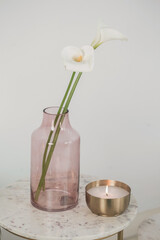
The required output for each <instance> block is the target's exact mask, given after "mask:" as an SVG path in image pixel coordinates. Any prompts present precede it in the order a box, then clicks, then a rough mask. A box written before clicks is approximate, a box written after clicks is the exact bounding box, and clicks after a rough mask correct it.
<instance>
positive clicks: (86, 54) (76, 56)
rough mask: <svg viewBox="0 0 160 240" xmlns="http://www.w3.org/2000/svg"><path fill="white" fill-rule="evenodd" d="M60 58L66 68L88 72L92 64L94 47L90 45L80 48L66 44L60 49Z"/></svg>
mask: <svg viewBox="0 0 160 240" xmlns="http://www.w3.org/2000/svg"><path fill="white" fill-rule="evenodd" d="M62 58H63V60H64V66H65V69H66V70H69V71H74V72H77V71H78V72H90V71H92V69H93V65H94V49H93V47H92V46H90V45H86V46H83V47H82V48H78V47H73V46H68V47H65V48H64V49H63V50H62Z"/></svg>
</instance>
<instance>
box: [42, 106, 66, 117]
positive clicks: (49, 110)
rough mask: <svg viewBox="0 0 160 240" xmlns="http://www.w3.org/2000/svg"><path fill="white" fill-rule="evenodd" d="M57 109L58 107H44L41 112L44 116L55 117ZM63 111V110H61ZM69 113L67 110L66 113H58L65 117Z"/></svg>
mask: <svg viewBox="0 0 160 240" xmlns="http://www.w3.org/2000/svg"><path fill="white" fill-rule="evenodd" d="M58 109H59V107H58V106H51V107H46V108H44V109H43V112H44V113H45V114H48V115H52V116H53V115H57V112H58ZM62 109H63V108H62ZM68 112H69V110H68V109H67V111H66V112H65V113H60V114H59V115H61V116H62V115H66V114H67V113H68Z"/></svg>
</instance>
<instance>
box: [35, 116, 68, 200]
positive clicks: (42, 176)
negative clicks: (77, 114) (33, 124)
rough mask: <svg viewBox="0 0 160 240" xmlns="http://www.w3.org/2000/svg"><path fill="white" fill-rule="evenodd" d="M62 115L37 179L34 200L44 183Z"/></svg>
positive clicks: (36, 198)
mask: <svg viewBox="0 0 160 240" xmlns="http://www.w3.org/2000/svg"><path fill="white" fill-rule="evenodd" d="M64 116H65V115H62V116H61V118H60V120H59V123H58V126H57V129H56V132H55V134H54V139H53V142H52V144H53V145H52V146H51V147H50V150H49V153H48V157H47V160H46V162H45V165H44V168H43V171H42V175H41V178H40V181H39V184H38V188H37V191H36V194H35V200H36V201H37V200H38V197H39V194H40V191H41V188H42V186H43V185H44V182H45V176H46V173H47V170H48V167H49V164H50V161H51V157H52V154H53V151H54V149H55V146H56V142H57V139H58V136H59V133H60V130H61V127H60V125H61V124H60V123H61V122H63V119H64Z"/></svg>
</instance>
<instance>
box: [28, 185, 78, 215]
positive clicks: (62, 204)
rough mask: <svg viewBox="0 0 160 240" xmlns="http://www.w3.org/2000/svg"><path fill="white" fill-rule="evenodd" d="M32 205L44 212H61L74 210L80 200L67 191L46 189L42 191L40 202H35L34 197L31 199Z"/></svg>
mask: <svg viewBox="0 0 160 240" xmlns="http://www.w3.org/2000/svg"><path fill="white" fill-rule="evenodd" d="M31 204H32V205H33V206H34V207H36V208H38V209H40V210H43V211H47V212H60V211H65V210H68V209H71V208H74V207H75V206H76V205H77V204H78V199H77V201H75V198H74V197H73V196H72V195H71V194H69V193H68V192H66V191H63V190H58V189H46V190H45V191H44V192H43V191H41V193H40V195H39V199H38V201H37V202H36V201H34V198H33V195H32V197H31Z"/></svg>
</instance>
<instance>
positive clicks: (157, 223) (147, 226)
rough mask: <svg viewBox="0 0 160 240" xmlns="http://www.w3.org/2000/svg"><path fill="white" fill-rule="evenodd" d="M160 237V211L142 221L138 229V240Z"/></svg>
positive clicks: (152, 239) (155, 239) (153, 239)
mask: <svg viewBox="0 0 160 240" xmlns="http://www.w3.org/2000/svg"><path fill="white" fill-rule="evenodd" d="M159 239H160V213H158V214H155V215H153V216H152V217H150V218H148V219H146V220H145V221H143V222H142V223H141V225H140V226H139V229H138V240H159Z"/></svg>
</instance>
